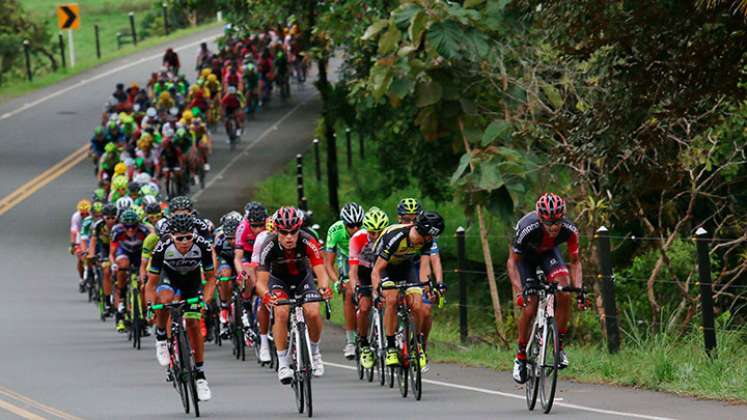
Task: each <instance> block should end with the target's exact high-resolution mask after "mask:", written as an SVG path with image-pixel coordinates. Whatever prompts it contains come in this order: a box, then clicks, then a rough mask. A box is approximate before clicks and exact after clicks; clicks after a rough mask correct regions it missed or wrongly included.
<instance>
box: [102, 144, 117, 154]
mask: <svg viewBox="0 0 747 420" xmlns="http://www.w3.org/2000/svg"><path fill="white" fill-rule="evenodd" d="M104 151H105V152H106V153H114V152H116V151H117V145H116V144H114V143H106V146H104Z"/></svg>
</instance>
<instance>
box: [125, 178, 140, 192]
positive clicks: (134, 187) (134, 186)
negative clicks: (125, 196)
mask: <svg viewBox="0 0 747 420" xmlns="http://www.w3.org/2000/svg"><path fill="white" fill-rule="evenodd" d="M127 191H128V192H129V193H130V194H132V193H139V192H140V184H138V183H137V182H135V181H132V182H130V183H129V184H127Z"/></svg>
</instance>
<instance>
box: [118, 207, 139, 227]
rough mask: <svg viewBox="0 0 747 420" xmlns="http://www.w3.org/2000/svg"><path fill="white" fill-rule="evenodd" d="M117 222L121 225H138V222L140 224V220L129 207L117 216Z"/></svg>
mask: <svg viewBox="0 0 747 420" xmlns="http://www.w3.org/2000/svg"><path fill="white" fill-rule="evenodd" d="M119 222H120V223H122V224H123V225H136V224H138V222H140V219H139V218H138V215H137V213H136V212H135V210H134V209H133V208H132V207H130V208H129V209H127V210H125V211H123V212H122V214H120V215H119Z"/></svg>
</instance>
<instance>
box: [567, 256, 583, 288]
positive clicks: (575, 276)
mask: <svg viewBox="0 0 747 420" xmlns="http://www.w3.org/2000/svg"><path fill="white" fill-rule="evenodd" d="M569 266H570V267H569V268H570V273H571V284H572V285H573V287H578V288H581V287H583V285H584V276H583V272H582V271H583V270H582V269H581V259H580V258H578V254H576V255H571V258H570V264H569Z"/></svg>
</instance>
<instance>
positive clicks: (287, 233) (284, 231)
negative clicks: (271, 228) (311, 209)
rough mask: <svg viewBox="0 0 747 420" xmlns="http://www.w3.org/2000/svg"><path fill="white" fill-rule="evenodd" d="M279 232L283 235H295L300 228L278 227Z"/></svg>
mask: <svg viewBox="0 0 747 420" xmlns="http://www.w3.org/2000/svg"><path fill="white" fill-rule="evenodd" d="M278 233H279V234H281V235H283V236H293V235H295V234H297V233H298V229H296V230H283V229H278Z"/></svg>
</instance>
